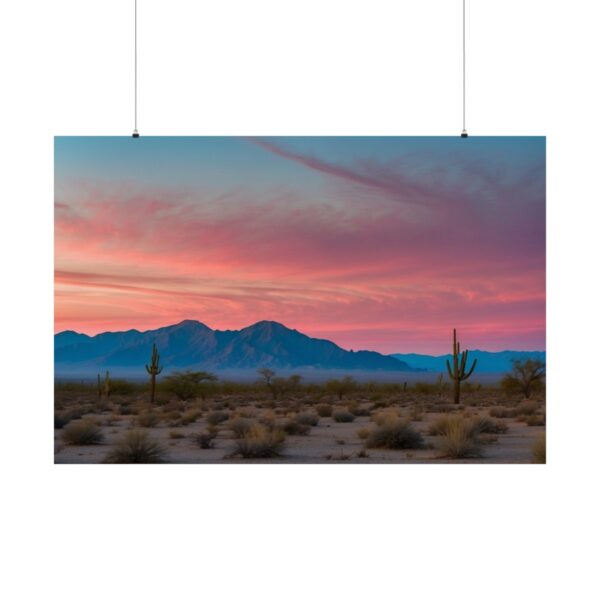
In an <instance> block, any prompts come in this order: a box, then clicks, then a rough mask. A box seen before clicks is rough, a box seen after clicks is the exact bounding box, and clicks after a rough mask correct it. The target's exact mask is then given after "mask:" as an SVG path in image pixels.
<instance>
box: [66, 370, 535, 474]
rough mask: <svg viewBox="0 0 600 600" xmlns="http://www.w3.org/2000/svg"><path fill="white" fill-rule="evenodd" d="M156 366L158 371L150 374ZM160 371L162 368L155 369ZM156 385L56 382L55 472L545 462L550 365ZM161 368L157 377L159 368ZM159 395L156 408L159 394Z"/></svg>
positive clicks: (186, 375)
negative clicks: (59, 468)
mask: <svg viewBox="0 0 600 600" xmlns="http://www.w3.org/2000/svg"><path fill="white" fill-rule="evenodd" d="M154 366H155V367H156V365H154ZM158 369H160V366H158ZM152 370H153V365H152V364H150V365H148V373H149V376H150V381H149V382H148V383H134V382H130V381H126V380H111V379H110V374H109V373H105V374H104V377H100V376H98V381H97V383H96V384H92V383H87V384H86V383H73V382H71V383H66V382H65V383H57V384H56V388H55V419H54V426H55V462H56V463H102V462H108V463H111V462H112V463H163V462H165V463H166V462H174V463H215V462H217V463H234V462H240V461H243V462H264V461H265V460H268V461H269V462H276V463H330V462H335V463H337V462H344V463H345V462H350V463H425V464H435V463H440V462H459V463H460V462H469V463H473V462H475V463H477V462H480V463H532V462H533V463H544V462H545V423H546V417H545V393H544V385H543V365H542V364H541V363H539V362H536V361H531V360H530V361H525V362H522V363H516V364H515V369H514V371H513V372H512V373H510V374H507V375H506V376H505V377H504V378H503V379H502V380H501V381H499V382H498V384H497V385H490V384H487V385H482V384H478V383H469V382H464V383H462V385H460V388H461V390H460V392H461V395H460V401H459V402H454V399H453V394H454V389H453V385H451V384H450V382H449V381H448V378H444V377H443V376H441V375H440V376H439V377H438V381H437V382H436V383H425V382H416V383H414V384H410V385H409V384H407V383H375V382H366V383H360V382H357V381H355V380H354V379H353V378H352V377H351V376H347V377H344V378H342V379H332V380H328V381H326V382H324V383H322V384H320V383H306V384H305V383H303V382H302V378H301V377H300V376H294V375H292V376H290V377H286V378H283V377H278V376H277V374H276V372H274V371H272V370H271V369H267V368H265V369H260V370H259V372H257V381H256V383H254V384H247V383H236V382H228V381H218V380H217V379H216V377H215V376H214V375H213V374H211V373H209V372H203V371H186V372H178V373H174V374H172V375H169V376H167V377H165V378H164V380H163V381H160V382H158V383H157V384H156V389H155V390H154V391H153V387H154V386H153V383H152V381H153V380H154V378H153V377H152ZM155 370H157V369H155ZM153 395H154V398H152V396H153Z"/></svg>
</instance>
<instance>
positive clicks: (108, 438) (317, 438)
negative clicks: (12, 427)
mask: <svg viewBox="0 0 600 600" xmlns="http://www.w3.org/2000/svg"><path fill="white" fill-rule="evenodd" d="M473 413H474V414H480V415H482V416H487V410H486V409H481V410H475V411H473ZM109 414H110V413H106V414H104V415H102V414H101V415H98V414H95V415H90V416H91V417H92V418H94V419H96V420H97V421H100V422H102V421H105V420H106V419H107V418H108V417H109ZM439 416H441V414H440V413H427V414H425V415H423V420H422V421H415V422H413V426H414V427H415V428H416V429H418V430H419V431H420V432H421V433H423V435H424V436H425V440H426V443H427V446H428V447H427V448H426V449H423V450H384V449H367V450H366V453H367V456H366V457H359V456H358V455H359V453H360V452H361V450H362V449H363V446H364V444H363V440H361V439H360V438H359V437H358V431H359V430H360V429H362V428H365V427H367V428H373V427H374V426H375V425H374V423H373V422H372V420H371V419H370V418H369V417H357V418H356V419H355V421H353V422H352V423H337V422H335V421H334V420H333V419H332V418H330V417H322V418H320V420H319V423H318V425H317V426H315V427H312V428H311V430H310V432H309V434H308V435H306V436H290V435H288V436H287V437H286V444H285V447H284V450H283V452H282V454H281V457H279V458H272V459H262V460H248V459H239V458H235V459H232V458H227V454H228V453H229V452H230V451H231V449H232V448H233V445H234V443H235V442H234V438H233V435H232V433H231V431H229V430H228V429H227V424H226V423H224V424H222V425H221V427H220V430H219V433H218V436H217V438H216V439H215V447H214V448H211V449H201V448H199V447H198V445H197V444H196V442H195V440H194V437H193V436H194V435H195V434H198V433H201V432H203V431H205V430H206V427H207V423H206V421H205V419H204V418H201V419H198V421H196V422H195V423H192V424H190V425H185V426H179V427H172V426H169V425H168V424H164V423H161V424H159V425H157V426H156V427H153V428H147V429H145V431H147V432H148V433H149V435H150V436H151V437H152V438H153V439H155V440H156V441H158V442H160V444H161V445H162V446H163V447H164V448H165V449H166V450H167V452H168V458H167V460H168V462H169V463H188V464H189V463H192V464H197V463H218V464H234V463H244V464H247V463H285V464H290V463H292V464H293V463H325V464H329V463H352V464H363V463H364V464H373V463H405V464H410V463H417V464H440V463H453V464H457V463H458V464H460V463H482V464H490V463H511V464H514V463H531V447H532V445H533V443H534V440H535V439H536V437H538V436H539V434H540V433H542V432H544V431H545V427H539V426H531V427H530V426H527V425H526V424H525V423H522V422H518V421H517V420H515V419H502V422H504V423H505V424H507V425H508V431H507V432H506V433H504V434H500V435H498V436H493V439H495V441H492V442H491V443H486V444H485V445H484V446H483V456H482V458H478V459H462V460H448V459H442V458H439V454H440V452H439V450H437V449H436V444H437V442H438V438H436V437H435V436H429V435H427V429H428V426H429V424H430V423H431V422H432V421H433V420H435V419H436V418H437V417H439ZM130 428H138V427H137V425H136V424H135V417H120V418H119V420H117V421H115V422H114V423H113V424H111V425H103V426H102V431H103V433H104V436H105V439H104V442H103V443H102V444H97V445H91V446H68V445H65V444H64V443H63V442H62V440H61V435H62V432H61V430H55V432H54V439H55V463H56V464H83V463H101V462H102V461H103V460H104V458H105V456H106V455H107V454H108V452H109V451H110V449H111V446H112V445H113V443H114V442H115V441H116V439H117V438H118V437H119V436H120V435H122V434H123V433H124V432H125V431H127V430H128V429H130ZM171 431H177V432H178V433H179V434H182V435H183V436H184V437H183V438H181V439H172V438H171V437H170V435H169V434H170V432H171Z"/></svg>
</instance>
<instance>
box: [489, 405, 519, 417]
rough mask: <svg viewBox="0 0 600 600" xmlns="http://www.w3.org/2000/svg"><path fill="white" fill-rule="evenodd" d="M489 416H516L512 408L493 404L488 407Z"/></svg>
mask: <svg viewBox="0 0 600 600" xmlns="http://www.w3.org/2000/svg"><path fill="white" fill-rule="evenodd" d="M489 412H490V417H495V418H496V419H513V418H514V417H516V416H517V411H516V410H515V409H514V408H504V407H501V406H494V407H493V408H490V411H489Z"/></svg>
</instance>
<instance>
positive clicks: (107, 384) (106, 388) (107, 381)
mask: <svg viewBox="0 0 600 600" xmlns="http://www.w3.org/2000/svg"><path fill="white" fill-rule="evenodd" d="M103 392H104V395H105V396H106V399H107V400H108V399H109V398H110V374H109V373H108V371H106V375H104V386H103Z"/></svg>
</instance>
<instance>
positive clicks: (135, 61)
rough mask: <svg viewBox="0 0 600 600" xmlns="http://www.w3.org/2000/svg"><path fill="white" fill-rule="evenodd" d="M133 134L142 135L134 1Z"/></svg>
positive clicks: (133, 135)
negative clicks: (138, 113)
mask: <svg viewBox="0 0 600 600" xmlns="http://www.w3.org/2000/svg"><path fill="white" fill-rule="evenodd" d="M133 45H134V50H133V71H134V76H133V81H134V83H133V115H134V116H133V134H132V136H131V137H134V138H139V137H140V134H139V133H138V129H137V0H134V17H133Z"/></svg>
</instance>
